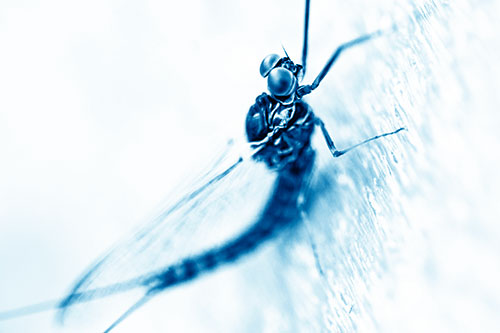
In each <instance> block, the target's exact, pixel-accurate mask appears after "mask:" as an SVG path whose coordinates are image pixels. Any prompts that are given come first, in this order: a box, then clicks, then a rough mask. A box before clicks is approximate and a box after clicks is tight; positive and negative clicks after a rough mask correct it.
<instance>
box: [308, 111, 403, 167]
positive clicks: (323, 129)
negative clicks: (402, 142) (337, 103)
mask: <svg viewBox="0 0 500 333" xmlns="http://www.w3.org/2000/svg"><path fill="white" fill-rule="evenodd" d="M316 125H318V126H319V127H320V128H321V132H322V133H323V137H324V138H325V141H326V144H327V146H328V149H329V150H330V152H331V153H332V155H333V157H340V156H342V155H344V154H345V153H347V152H349V151H351V150H353V149H354V148H357V147H359V146H361V145H364V144H365V143H368V142H370V141H373V140H377V139H380V138H381V137H384V136H388V135H393V134H396V133H398V132H401V131H402V130H406V128H404V127H401V128H399V129H397V130H395V131H393V132H389V133H384V134H380V135H376V136H374V137H371V138H369V139H366V140H364V141H362V142H360V143H358V144H355V145H354V146H352V147H349V148H347V149H344V150H338V149H337V148H336V147H335V144H334V143H333V140H332V138H331V137H330V134H329V133H328V131H327V130H326V127H325V123H323V121H322V120H321V119H319V118H318V117H316Z"/></svg>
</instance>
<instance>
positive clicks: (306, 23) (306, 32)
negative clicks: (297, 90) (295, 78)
mask: <svg viewBox="0 0 500 333" xmlns="http://www.w3.org/2000/svg"><path fill="white" fill-rule="evenodd" d="M310 4H311V0H306V11H305V17H304V44H303V46H302V66H303V68H304V69H303V73H304V74H305V73H306V61H307V40H308V36H309V7H310Z"/></svg>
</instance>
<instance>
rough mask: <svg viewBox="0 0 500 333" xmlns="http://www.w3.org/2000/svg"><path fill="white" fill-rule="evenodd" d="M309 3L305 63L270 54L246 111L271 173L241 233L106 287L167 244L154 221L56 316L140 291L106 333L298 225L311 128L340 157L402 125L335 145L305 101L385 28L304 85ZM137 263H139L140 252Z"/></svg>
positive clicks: (196, 201)
mask: <svg viewBox="0 0 500 333" xmlns="http://www.w3.org/2000/svg"><path fill="white" fill-rule="evenodd" d="M309 8H310V2H309V1H306V11H305V25H304V43H303V52H302V64H296V63H295V62H293V61H292V59H290V57H289V56H288V55H287V54H286V52H285V56H279V55H276V54H271V55H269V56H267V57H266V58H264V60H263V61H262V63H261V66H260V73H261V75H262V76H263V77H264V78H266V79H267V81H268V88H269V93H265V94H262V95H260V96H258V97H257V100H256V102H255V104H254V105H252V106H251V108H250V111H249V112H248V116H247V120H246V134H247V138H248V140H249V143H250V146H251V148H252V153H251V159H253V160H255V161H257V162H259V163H261V166H264V168H266V169H268V170H272V171H273V173H274V175H275V176H276V179H275V180H274V187H273V190H272V192H271V193H270V196H269V199H268V200H267V203H266V204H265V206H264V208H263V209H262V211H261V212H260V213H259V214H258V216H256V217H255V219H254V221H253V223H252V224H251V225H250V226H249V227H248V228H247V229H246V230H243V231H242V232H241V233H240V234H239V235H236V236H235V237H233V238H229V241H226V242H223V243H222V244H220V245H217V246H213V247H210V248H205V249H200V251H199V252H198V253H194V254H190V255H186V256H185V257H181V258H177V260H176V261H175V262H173V263H172V264H166V265H165V264H161V262H159V263H157V264H156V265H151V267H149V270H147V271H141V270H138V273H137V274H136V276H132V277H131V278H123V277H121V276H120V278H122V282H119V283H115V284H110V285H106V283H104V282H103V280H102V276H103V275H105V274H106V272H107V271H110V270H114V269H115V268H116V267H117V265H124V264H128V263H129V261H128V259H130V258H128V256H131V255H133V254H135V253H139V252H141V251H142V252H141V253H147V254H148V255H150V254H152V253H159V251H161V249H162V247H163V245H164V244H163V243H162V242H159V243H155V242H153V241H152V240H151V237H153V236H151V235H152V233H155V232H157V231H158V228H157V227H156V226H157V224H155V225H154V227H152V228H149V229H146V231H145V232H144V233H143V234H141V235H138V236H134V237H133V239H132V242H133V244H134V245H133V246H134V248H135V249H136V250H135V251H132V250H131V248H130V244H131V243H130V242H125V243H124V244H125V245H122V246H119V247H117V248H116V249H115V250H112V251H111V252H110V253H108V254H106V255H105V256H103V257H102V258H101V259H100V260H99V261H98V262H97V263H96V264H95V265H94V266H93V267H91V269H90V270H88V272H87V273H85V274H84V276H83V277H82V278H81V279H80V280H79V281H78V282H77V283H76V284H75V286H74V287H73V289H72V290H71V292H70V293H69V294H68V296H67V297H66V298H65V299H64V300H63V301H62V302H61V303H60V304H59V306H58V307H59V308H60V309H61V317H65V316H66V314H67V312H69V311H71V309H70V307H71V306H72V305H75V304H78V303H81V302H85V301H89V300H91V299H95V298H99V297H104V296H109V295H112V294H115V293H119V292H122V291H125V290H129V289H133V288H141V289H142V290H143V296H142V297H141V298H140V299H139V300H138V301H137V302H136V303H135V304H133V305H132V306H131V307H129V308H128V309H127V310H126V311H125V312H123V314H122V315H121V316H120V317H118V318H116V319H115V321H114V322H113V323H111V325H110V326H109V327H108V328H107V331H109V330H111V329H113V328H114V327H116V325H118V324H119V323H120V322H121V321H122V320H124V319H125V318H126V317H128V316H129V315H130V314H131V313H132V312H133V311H134V310H136V309H137V308H139V307H140V306H141V305H142V304H144V303H145V302H147V301H148V300H149V299H151V298H152V297H154V296H156V295H157V294H158V293H160V292H162V291H164V290H166V289H168V288H170V287H173V286H175V285H179V284H182V283H185V282H187V281H189V280H193V279H195V278H197V277H198V276H200V275H202V274H204V273H207V272H210V271H213V270H215V269H217V268H219V267H221V266H222V265H224V264H229V263H232V262H235V261H236V260H238V259H240V258H242V257H243V256H244V255H246V254H249V253H250V252H252V251H253V250H254V249H256V248H257V247H258V246H259V245H261V244H263V243H264V242H265V241H266V240H269V239H271V238H272V237H274V236H276V235H277V234H278V233H280V231H282V230H284V229H285V228H289V227H292V226H293V225H295V224H296V223H299V222H300V220H301V211H302V210H303V209H304V208H303V207H302V205H303V200H304V198H303V197H304V190H305V189H306V188H307V184H308V180H309V176H310V172H311V168H312V166H313V164H314V159H315V157H314V156H315V153H314V150H313V149H312V147H311V136H312V134H313V131H314V129H315V128H316V127H319V129H320V130H321V133H322V135H323V137H324V139H325V141H326V144H327V146H328V148H329V149H330V151H331V153H332V156H333V157H339V156H342V155H343V154H345V153H347V152H348V151H350V150H352V149H353V148H355V147H357V146H359V145H361V144H365V143H367V142H370V141H373V140H376V139H378V138H380V137H383V136H388V135H392V134H395V133H397V132H399V131H401V130H402V128H400V129H398V130H396V131H393V132H390V133H385V134H381V135H377V136H375V137H372V138H370V139H367V140H365V141H363V142H361V143H359V144H358V145H355V146H353V147H350V148H348V149H344V150H338V149H337V148H336V146H335V144H334V142H333V140H332V139H331V136H330V134H329V133H328V131H327V129H326V126H325V125H324V123H323V122H322V121H321V119H320V118H318V117H317V116H316V115H315V114H314V113H313V111H312V109H311V107H310V106H309V105H308V104H307V103H306V102H305V101H304V99H303V98H304V97H305V96H306V95H308V94H310V93H312V92H313V91H314V90H315V89H317V88H318V87H320V83H321V81H322V80H323V79H324V78H325V77H326V75H327V74H328V72H329V70H330V68H331V67H332V66H333V64H334V63H335V62H336V60H337V59H338V57H339V56H340V55H341V54H342V53H343V52H345V51H346V50H348V49H349V48H351V47H354V46H357V45H360V44H362V43H365V42H367V41H369V40H371V39H373V38H375V37H378V36H381V35H382V34H383V33H382V32H381V31H377V32H375V33H372V34H368V35H364V36H361V37H359V38H357V39H354V40H352V41H350V42H347V43H345V44H342V45H341V46H340V47H339V48H337V49H336V50H335V51H334V52H333V54H332V56H331V58H330V59H329V60H328V62H327V63H326V65H325V67H324V68H323V70H322V71H321V72H320V73H319V75H318V76H317V77H316V79H315V80H314V82H313V83H312V84H310V85H301V84H300V82H301V79H302V78H303V77H304V74H305V71H306V68H307V67H306V60H307V52H308V43H307V40H308V26H309ZM249 165H250V166H252V164H248V160H245V159H243V158H239V159H238V160H237V161H236V162H235V163H234V164H232V165H231V166H229V167H228V168H227V169H225V170H223V171H222V172H220V173H219V174H217V175H215V176H214V177H213V178H211V179H210V180H208V181H207V182H206V183H205V184H204V185H203V186H201V187H199V188H198V189H197V190H194V191H193V192H191V193H190V194H188V195H187V196H186V197H185V198H183V199H181V200H180V201H179V202H178V203H177V204H175V205H173V206H171V207H169V209H168V210H165V211H164V212H163V213H162V214H160V216H159V217H158V218H157V219H156V222H158V223H160V222H161V223H166V222H167V219H174V218H181V216H182V215H183V214H181V213H180V211H183V212H184V213H186V212H187V213H189V214H194V213H192V212H191V213H190V212H189V209H188V207H192V208H193V209H198V210H199V209H200V208H199V207H200V206H203V205H205V206H206V202H202V201H204V200H209V199H208V198H209V194H210V193H212V192H213V191H216V189H215V187H216V185H217V184H218V183H221V182H223V181H228V179H230V177H234V176H235V174H236V173H237V172H238V171H239V170H242V169H244V168H246V167H248V166H249ZM214 197H216V196H214ZM200 216H201V217H203V218H207V217H206V216H209V214H206V215H205V214H202V213H200ZM134 260H137V257H135V259H134ZM160 261H161V260H160Z"/></svg>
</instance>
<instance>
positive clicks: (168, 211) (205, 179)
mask: <svg viewBox="0 0 500 333" xmlns="http://www.w3.org/2000/svg"><path fill="white" fill-rule="evenodd" d="M237 152H238V150H237V148H232V149H230V150H229V151H228V152H226V153H224V154H223V155H222V157H221V158H220V159H219V160H218V161H217V162H216V163H215V164H216V165H215V166H214V167H212V168H210V169H211V170H210V171H209V172H207V173H206V174H205V175H204V176H202V177H200V179H198V181H196V182H195V185H194V186H192V187H191V188H192V190H191V191H185V192H184V193H185V194H184V195H183V196H179V195H178V194H176V193H174V194H172V195H171V196H169V199H167V200H166V203H165V204H164V205H163V208H162V209H161V210H160V212H159V213H158V214H157V215H156V217H155V218H153V219H150V222H148V223H147V224H146V225H145V226H143V227H141V228H140V229H139V230H138V231H136V232H135V233H133V234H132V235H131V237H129V238H127V239H125V240H124V241H122V242H119V243H118V244H117V245H116V246H114V247H113V248H111V249H110V250H109V251H108V252H107V253H106V254H104V255H103V256H102V257H101V258H100V259H99V260H97V261H96V262H95V263H94V264H93V265H91V267H90V268H89V269H88V270H87V271H86V272H85V273H84V274H83V275H82V277H81V278H80V279H79V280H78V281H77V282H76V283H75V285H74V287H73V289H72V290H71V292H70V293H69V294H68V296H67V297H66V299H65V300H64V301H63V302H62V303H61V305H60V309H61V311H60V316H59V318H60V319H61V320H62V321H64V322H66V319H68V317H72V318H73V317H80V318H82V317H88V312H87V311H88V309H89V306H92V307H94V306H95V302H94V301H92V302H88V301H90V300H94V299H101V298H102V301H103V302H104V303H106V302H109V300H105V299H104V298H111V299H113V298H120V301H119V302H118V303H119V305H118V306H116V307H115V305H112V306H110V305H106V308H105V309H103V311H92V312H93V313H99V314H100V316H102V315H105V317H106V320H114V319H116V318H117V317H118V316H120V315H121V314H122V313H123V312H124V311H126V310H127V309H128V308H129V307H130V306H132V304H134V303H135V302H136V301H137V300H138V299H140V298H141V297H143V296H144V294H145V293H146V292H147V290H148V289H147V288H146V287H145V286H143V283H144V281H145V280H146V279H147V278H148V277H151V276H153V275H155V274H157V273H158V272H160V271H162V270H164V269H165V268H167V267H169V266H170V265H172V264H175V263H176V262H178V261H180V260H182V259H183V258H186V257H188V256H192V255H195V254H199V253H202V252H203V251H205V250H208V249H210V248H213V247H214V246H218V245H221V244H223V243H224V242H226V241H227V240H229V239H231V238H233V237H235V236H237V235H238V234H240V233H241V232H243V231H244V230H245V229H246V228H247V227H248V226H250V225H251V224H252V223H253V222H254V221H255V220H256V218H257V216H258V214H259V213H260V212H261V209H262V207H263V205H264V204H265V202H266V200H267V198H268V196H269V193H270V191H271V189H272V184H273V182H274V180H275V177H276V176H275V174H274V173H272V172H270V171H269V170H268V169H267V168H266V167H265V165H263V163H256V162H254V161H253V160H251V159H247V160H244V161H243V160H239V155H238V154H237ZM196 184H197V185H196ZM172 197H177V198H179V197H180V198H181V199H180V200H179V199H177V201H174V200H172V199H171V198H172ZM129 290H132V296H131V297H127V298H125V299H122V297H125V296H123V295H120V296H118V295H114V296H113V297H107V296H110V295H113V294H121V293H122V292H125V291H129ZM114 303H117V302H114ZM101 308H103V307H101ZM82 310H83V312H82ZM85 312H87V313H85ZM76 313H78V315H76V316H74V314H76ZM108 318H109V319H108ZM89 319H90V320H92V318H89ZM79 321H80V320H79Z"/></svg>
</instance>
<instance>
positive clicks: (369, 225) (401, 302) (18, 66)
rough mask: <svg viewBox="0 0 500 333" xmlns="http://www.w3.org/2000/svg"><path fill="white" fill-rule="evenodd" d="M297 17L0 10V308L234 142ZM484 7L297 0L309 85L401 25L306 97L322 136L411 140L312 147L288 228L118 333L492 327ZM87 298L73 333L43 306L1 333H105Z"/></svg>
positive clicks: (215, 8) (23, 5)
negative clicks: (295, 221) (302, 209)
mask: <svg viewBox="0 0 500 333" xmlns="http://www.w3.org/2000/svg"><path fill="white" fill-rule="evenodd" d="M303 7H304V4H303V2H301V1H284V0H278V1H252V2H244V1H241V3H240V2H236V1H223V0H220V1H210V2H206V1H205V2H204V1H189V2H185V3H173V2H172V3H164V2H162V1H144V2H132V1H129V2H123V1H86V2H82V3H71V2H67V1H55V0H53V1H44V2H43V3H40V2H37V1H24V2H19V1H3V2H2V4H1V5H0V44H1V45H2V51H1V52H0V162H1V163H0V202H1V204H0V262H1V264H0V276H1V277H0V282H1V283H0V311H2V310H4V309H10V308H16V307H19V306H23V305H26V304H32V303H37V302H41V301H45V300H51V299H54V298H56V299H57V298H59V297H61V296H63V295H64V293H65V292H67V291H68V288H69V287H70V286H71V283H73V282H74V280H75V278H76V277H77V276H79V274H81V273H82V271H83V270H84V269H85V267H87V266H88V265H89V264H90V263H91V262H92V261H93V260H94V259H95V258H97V257H98V256H99V255H100V254H101V253H103V251H105V250H106V249H108V248H109V246H110V245H111V244H113V243H115V242H116V241H117V240H119V239H121V238H122V237H123V236H124V235H127V233H129V231H130V230H131V229H133V228H134V226H135V225H137V223H138V222H140V221H141V220H144V217H145V216H148V214H150V213H151V212H152V211H154V210H155V207H157V206H158V203H159V202H161V199H162V198H164V197H165V196H166V195H167V194H168V193H171V194H170V197H169V198H171V197H172V196H174V197H175V195H176V193H177V192H175V191H174V192H172V188H184V186H183V184H188V183H189V181H188V180H189V179H191V178H193V177H195V176H196V175H197V174H198V173H199V172H200V171H201V170H202V168H201V166H203V165H209V161H210V160H211V159H212V158H213V157H214V156H215V155H216V152H217V151H220V149H221V148H220V147H221V145H224V144H225V141H226V140H227V139H229V138H233V137H236V138H238V137H242V136H243V122H244V117H245V115H246V112H247V110H248V107H249V106H250V105H251V104H252V103H253V100H254V98H255V97H256V96H257V95H258V94H260V93H261V92H262V91H263V90H265V82H264V80H262V79H261V78H260V76H259V75H258V65H259V63H260V61H261V59H262V58H263V57H264V56H265V55H267V54H268V53H271V52H276V53H278V52H282V51H281V44H283V46H284V47H285V48H286V49H287V52H288V53H289V54H290V56H291V57H292V59H296V60H297V61H298V60H299V56H300V48H301V43H302V41H301V35H302V24H303V23H302V22H303V12H302V11H303ZM498 13H500V5H499V3H498V1H487V0H485V1H472V0H471V1H465V0H458V1H450V2H447V1H423V0H422V1H389V0H384V1H377V2H376V3H375V2H373V3H372V2H369V1H366V0H365V1H361V0H355V1H349V2H345V3H342V2H338V3H337V2H328V1H324V0H318V1H315V0H312V4H311V28H310V53H309V54H310V57H309V64H308V66H309V67H308V73H307V75H306V78H305V81H306V82H310V81H311V80H312V79H313V78H314V75H315V74H316V73H317V72H319V70H320V69H321V68H322V66H323V64H324V62H325V61H326V59H327V58H328V57H329V55H330V54H331V52H332V51H333V50H334V49H335V47H336V46H337V45H339V44H340V43H342V42H345V41H348V40H350V39H352V38H355V37H357V36H359V35H361V34H363V33H367V32H371V31H374V30H377V29H380V28H386V27H389V26H391V25H392V24H396V26H397V30H396V31H395V32H392V33H388V34H386V35H384V36H382V37H380V38H378V39H377V40H374V41H373V42H370V43H367V44H365V45H362V46H359V47H357V48H356V49H353V50H349V51H348V52H346V54H344V55H343V56H342V57H341V58H340V59H339V61H338V63H337V64H336V65H335V67H334V68H333V69H332V71H331V73H330V74H329V75H328V77H327V78H326V79H325V81H324V82H323V83H322V86H321V87H320V88H318V90H317V91H315V92H314V93H313V94H311V95H310V96H309V97H308V99H307V100H308V103H310V104H311V106H312V107H313V108H314V110H315V113H316V114H317V115H318V116H320V117H321V118H322V119H323V120H324V121H325V123H326V126H327V127H328V129H329V130H330V131H331V133H332V136H333V138H334V140H335V143H336V145H337V146H338V147H339V148H343V147H347V146H350V145H352V144H354V143H357V142H359V141H361V140H363V139H365V138H367V137H370V136H373V135H376V134H379V133H382V132H387V131H391V130H394V129H396V128H399V127H401V126H404V127H406V128H407V129H408V131H405V132H402V133H400V134H399V135H397V136H392V137H389V138H384V139H381V140H379V141H377V142H375V143H373V144H370V146H365V147H361V148H359V149H357V150H355V151H353V152H350V153H349V154H347V155H345V156H343V157H341V158H339V159H335V160H334V159H332V158H331V157H330V156H329V155H328V154H329V153H328V151H327V150H326V148H325V145H324V142H323V141H322V139H321V138H320V137H319V136H317V137H316V138H315V140H314V142H313V144H314V146H315V148H316V149H317V152H318V161H317V167H316V169H315V172H314V178H313V182H312V184H311V188H310V191H309V194H310V195H309V196H308V198H309V200H310V209H309V211H308V212H307V214H306V216H304V221H303V223H302V224H301V225H300V226H299V227H297V228H296V229H294V230H289V231H287V232H286V233H284V234H283V235H281V236H280V237H279V238H278V239H276V240H274V241H272V242H270V243H268V244H266V245H265V246H264V247H262V248H261V249H259V251H257V252H256V253H254V254H252V255H251V256H250V257H248V258H246V259H245V260H243V261H242V262H240V263H238V264H236V265H233V266H231V267H226V268H224V269H222V270H220V271H218V272H216V273H214V274H212V275H209V276H206V277H204V278H202V279H200V280H197V281H195V282H193V283H190V284H188V285H185V286H181V287H178V288H175V289H172V290H169V291H167V292H165V293H164V294H162V295H160V296H159V297H157V298H156V299H154V300H152V301H151V302H149V303H148V304H147V305H145V306H144V307H143V308H141V309H140V310H139V311H137V312H136V313H135V314H134V315H132V316H131V317H130V318H128V319H127V320H126V321H125V322H124V323H123V324H122V325H121V326H119V327H118V329H117V330H116V331H117V332H137V331H139V330H142V331H151V332H153V331H158V332H163V331H166V330H169V329H170V330H172V331H186V332H188V331H192V332H198V331H214V332H234V331H240V332H241V331H248V332H256V331H263V332H277V331H289V332H293V331H301V332H307V331H312V332H318V331H332V332H375V331H377V332H429V331H433V332H476V331H481V332H498V331H500V320H499V319H498V315H497V314H498V312H499V311H500V286H499V284H498V280H499V278H500V260H499V256H500V245H499V244H500V242H499V240H500V227H499V226H498V223H499V221H500V208H499V205H498V203H497V201H498V198H499V197H500V193H499V190H498V188H499V187H500V176H499V175H498V170H499V167H500V152H499V151H500V149H499V146H500V145H499V143H500V135H499V132H498V128H500V116H499V115H498V110H499V107H500V97H499V94H498V87H499V83H500V82H499V81H500V80H499V77H500V66H499V64H498V59H500V38H498V37H497V34H496V31H498V30H499V27H498V18H497V14H498ZM259 181H262V180H261V179H255V182H259ZM179 184H181V185H180V186H179ZM172 193H173V194H172ZM263 193H267V192H266V191H263ZM263 195H264V194H263ZM236 208H237V207H236ZM237 218H238V216H237V215H236V216H235V219H237ZM204 228H205V229H206V230H209V231H207V232H213V233H217V232H219V231H218V230H220V229H218V228H224V225H222V226H221V225H220V224H218V227H217V228H215V227H214V228H210V225H208V226H204ZM168 237H176V234H172V235H169V236H168ZM191 241H192V242H197V239H192V240H191ZM175 254H176V253H175V252H174V253H173V255H174V256H175ZM138 273H141V272H138ZM119 300H120V298H118V301H119ZM91 305H92V304H88V305H87V306H85V307H83V308H82V309H81V311H79V312H78V316H79V317H78V316H77V318H76V320H75V321H74V322H72V323H70V324H71V325H70V326H69V327H63V328H61V327H59V326H57V325H56V324H55V323H54V312H53V311H49V312H45V313H40V314H35V315H32V316H28V317H24V318H21V319H13V320H9V321H0V332H18V331H57V330H60V331H74V332H79V331H81V332H87V331H99V330H102V329H103V327H105V326H106V323H108V322H109V318H104V317H105V316H104V315H105V313H106V311H108V310H111V309H112V308H111V307H112V306H113V305H112V304H111V303H110V304H107V303H105V304H104V305H102V304H101V306H100V307H97V305H96V307H97V309H98V310H94V311H90V310H89V312H87V309H89V308H90V309H92V306H91ZM89 306H90V307H89ZM91 312H92V313H91ZM101 317H103V318H101ZM104 319H106V320H104Z"/></svg>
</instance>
